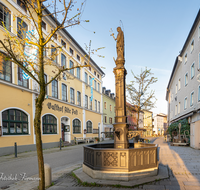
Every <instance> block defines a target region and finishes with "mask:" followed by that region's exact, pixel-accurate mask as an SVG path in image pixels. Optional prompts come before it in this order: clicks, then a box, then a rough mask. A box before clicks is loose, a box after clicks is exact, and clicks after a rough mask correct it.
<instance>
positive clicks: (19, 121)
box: [2, 109, 28, 135]
mask: <svg viewBox="0 0 200 190" xmlns="http://www.w3.org/2000/svg"><path fill="white" fill-rule="evenodd" d="M2 123H3V135H24V134H28V116H27V114H25V113H24V112H23V111H21V110H17V109H9V110H6V111H4V112H2Z"/></svg>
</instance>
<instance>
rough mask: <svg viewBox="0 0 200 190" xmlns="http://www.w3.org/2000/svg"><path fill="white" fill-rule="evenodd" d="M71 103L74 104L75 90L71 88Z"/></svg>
mask: <svg viewBox="0 0 200 190" xmlns="http://www.w3.org/2000/svg"><path fill="white" fill-rule="evenodd" d="M70 102H71V103H72V104H74V89H73V88H70Z"/></svg>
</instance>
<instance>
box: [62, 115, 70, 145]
mask: <svg viewBox="0 0 200 190" xmlns="http://www.w3.org/2000/svg"><path fill="white" fill-rule="evenodd" d="M61 134H62V135H61V136H62V140H63V142H65V141H68V142H71V133H70V120H69V118H68V117H62V118H61Z"/></svg>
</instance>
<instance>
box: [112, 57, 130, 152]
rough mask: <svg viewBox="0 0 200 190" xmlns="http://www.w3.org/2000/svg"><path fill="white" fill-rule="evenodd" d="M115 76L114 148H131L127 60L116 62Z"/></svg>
mask: <svg viewBox="0 0 200 190" xmlns="http://www.w3.org/2000/svg"><path fill="white" fill-rule="evenodd" d="M115 63H116V65H117V66H116V67H115V68H114V70H113V72H114V74H115V94H116V97H115V115H116V116H115V123H114V124H113V126H114V128H115V135H114V148H120V149H124V148H129V142H128V125H127V117H126V74H127V72H126V69H125V68H124V63H125V60H116V61H115Z"/></svg>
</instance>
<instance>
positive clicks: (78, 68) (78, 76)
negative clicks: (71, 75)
mask: <svg viewBox="0 0 200 190" xmlns="http://www.w3.org/2000/svg"><path fill="white" fill-rule="evenodd" d="M76 74H77V78H78V79H80V78H81V76H80V67H77V69H76Z"/></svg>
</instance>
